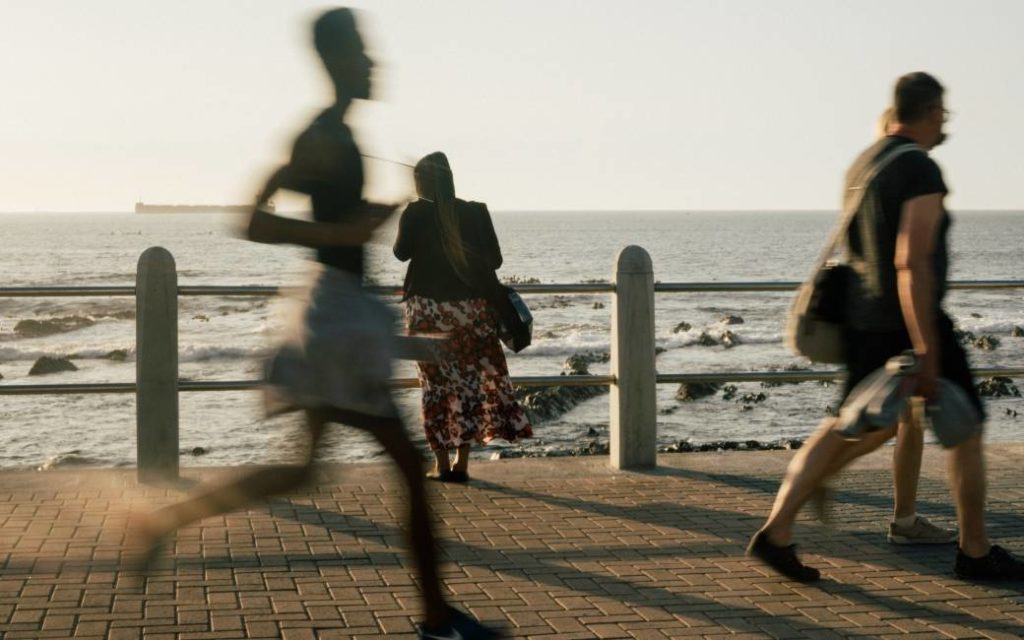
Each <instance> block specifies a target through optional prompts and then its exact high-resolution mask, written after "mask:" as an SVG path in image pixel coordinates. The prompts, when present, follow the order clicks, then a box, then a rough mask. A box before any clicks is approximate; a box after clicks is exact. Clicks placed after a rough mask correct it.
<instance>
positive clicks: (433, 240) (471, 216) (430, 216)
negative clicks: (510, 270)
mask: <svg viewBox="0 0 1024 640" xmlns="http://www.w3.org/2000/svg"><path fill="white" fill-rule="evenodd" d="M455 215H456V217H457V218H458V221H459V235H460V237H461V239H462V247H463V250H464V251H465V253H466V258H467V262H468V263H469V267H470V273H468V274H465V275H466V276H468V279H469V280H471V282H472V284H468V283H466V282H465V280H464V279H463V278H460V277H459V274H458V273H456V271H455V269H454V268H453V267H452V265H451V263H450V262H449V260H448V257H447V255H446V254H445V251H444V246H443V245H442V243H441V223H440V220H438V211H437V207H436V206H435V205H434V203H432V202H428V201H426V200H417V201H416V202H413V203H411V204H410V205H409V206H408V207H406V209H405V211H403V212H402V217H401V219H400V220H399V222H398V237H397V238H396V239H395V257H397V258H398V259H399V260H402V261H405V260H409V269H408V271H406V274H405V286H404V287H403V290H404V295H405V297H406V298H408V297H409V296H423V297H424V298H430V299H432V300H439V301H446V300H466V299H469V298H480V297H487V296H488V295H490V293H491V291H490V290H489V289H490V288H491V287H492V286H493V285H494V283H495V282H496V278H495V275H494V271H495V270H496V269H497V268H498V267H500V266H501V261H502V258H501V248H500V247H499V245H498V236H497V235H496V234H495V232H494V223H493V222H492V221H491V214H490V213H489V212H488V211H487V205H485V204H483V203H481V202H466V201H464V200H458V199H456V200H455Z"/></svg>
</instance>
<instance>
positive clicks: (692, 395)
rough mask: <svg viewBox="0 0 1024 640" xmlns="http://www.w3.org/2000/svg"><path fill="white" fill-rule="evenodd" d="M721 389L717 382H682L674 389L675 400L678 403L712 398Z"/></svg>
mask: <svg viewBox="0 0 1024 640" xmlns="http://www.w3.org/2000/svg"><path fill="white" fill-rule="evenodd" d="M721 388H722V385H721V384H720V383H717V382H683V383H681V384H680V385H679V388H678V389H676V400H678V401H680V402H693V401H694V400H699V399H701V398H706V397H708V396H713V395H715V394H716V393H718V390H719V389H721Z"/></svg>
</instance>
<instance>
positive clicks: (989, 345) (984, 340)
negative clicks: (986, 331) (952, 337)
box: [974, 335, 999, 351]
mask: <svg viewBox="0 0 1024 640" xmlns="http://www.w3.org/2000/svg"><path fill="white" fill-rule="evenodd" d="M974 346H975V347H977V348H979V349H981V350H982V351H994V350H995V348H996V347H998V346H999V338H997V337H995V336H988V335H986V336H981V337H980V338H978V339H976V340H975V341H974Z"/></svg>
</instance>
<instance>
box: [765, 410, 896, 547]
mask: <svg viewBox="0 0 1024 640" xmlns="http://www.w3.org/2000/svg"><path fill="white" fill-rule="evenodd" d="M834 424H835V419H834V418H829V419H826V420H825V421H823V422H822V423H821V427H819V429H818V431H817V432H816V433H815V434H814V435H813V436H811V437H810V438H809V439H808V440H807V442H806V443H805V444H804V446H803V447H801V448H800V450H799V451H797V454H796V455H795V456H794V457H793V460H792V461H791V462H790V463H789V467H788V468H787V469H786V477H785V479H784V480H783V481H782V486H781V487H780V488H779V493H778V494H777V495H776V497H775V503H774V505H773V506H772V511H771V513H770V514H769V516H768V520H767V521H766V522H765V524H764V526H763V527H762V528H761V531H763V532H764V533H765V534H766V535H767V537H768V540H769V541H770V542H771V543H772V544H774V545H777V546H784V545H788V544H790V542H791V540H792V537H793V523H794V521H795V520H796V516H797V513H799V511H800V508H801V507H802V506H803V505H804V503H805V502H806V501H807V499H808V498H809V497H810V496H811V494H812V493H813V492H814V490H815V489H816V488H817V487H818V486H819V485H820V484H821V483H822V482H824V481H825V480H826V479H827V478H829V477H831V476H833V475H835V474H836V473H838V472H839V471H840V470H842V469H843V467H845V466H846V465H847V464H849V463H850V462H852V461H853V460H854V459H855V458H856V457H859V456H862V455H864V454H866V453H869V452H871V451H874V450H875V449H877V448H878V447H879V446H881V445H882V443H884V442H885V441H886V440H888V439H889V438H891V437H892V436H893V435H894V434H895V427H890V428H887V429H880V430H878V431H873V432H871V433H868V434H865V436H864V437H863V438H861V439H860V440H857V441H848V440H844V439H843V438H842V437H841V436H840V435H839V434H837V433H835V432H834V431H833V430H832V427H833V425H834ZM854 454H856V455H854Z"/></svg>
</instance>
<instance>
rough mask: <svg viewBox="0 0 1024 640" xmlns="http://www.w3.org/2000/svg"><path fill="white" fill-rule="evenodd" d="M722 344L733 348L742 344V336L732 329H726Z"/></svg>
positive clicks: (727, 347)
mask: <svg viewBox="0 0 1024 640" xmlns="http://www.w3.org/2000/svg"><path fill="white" fill-rule="evenodd" d="M721 341H722V346H723V347H725V348H726V349H731V348H733V347H735V346H736V345H738V344H740V337H739V336H738V335H736V334H735V333H733V332H732V331H726V332H725V333H723V334H722V338H721Z"/></svg>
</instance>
